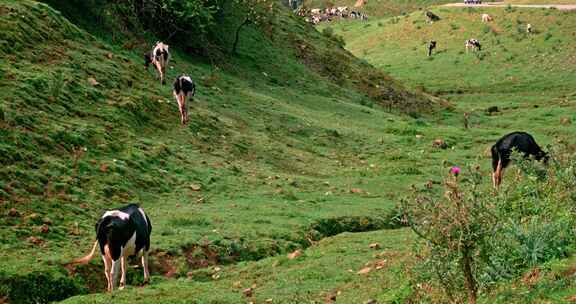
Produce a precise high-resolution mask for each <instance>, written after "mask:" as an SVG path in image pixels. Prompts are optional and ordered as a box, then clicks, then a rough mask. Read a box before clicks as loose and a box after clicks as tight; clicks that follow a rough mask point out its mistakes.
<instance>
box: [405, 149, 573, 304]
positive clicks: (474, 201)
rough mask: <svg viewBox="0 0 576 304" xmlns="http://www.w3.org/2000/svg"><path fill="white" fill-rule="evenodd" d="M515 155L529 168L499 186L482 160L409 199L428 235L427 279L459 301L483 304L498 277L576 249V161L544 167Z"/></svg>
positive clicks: (410, 211) (420, 230)
mask: <svg viewBox="0 0 576 304" xmlns="http://www.w3.org/2000/svg"><path fill="white" fill-rule="evenodd" d="M515 161H516V163H517V164H518V167H519V168H520V171H521V172H522V173H520V175H517V176H515V177H512V176H510V177H509V178H508V180H509V181H510V184H509V185H508V187H505V188H503V189H501V190H500V191H498V192H497V193H494V192H493V190H492V189H491V188H490V187H489V186H488V185H487V183H486V182H485V181H486V180H487V179H486V178H484V175H483V174H482V172H481V171H480V170H478V167H469V168H468V170H466V171H467V172H468V173H467V174H464V175H463V176H451V177H449V178H448V179H447V180H446V181H445V192H444V196H442V197H437V196H434V195H432V194H430V192H428V191H424V190H416V189H415V190H414V193H413V194H412V195H411V196H410V197H409V198H407V199H406V200H404V202H403V207H404V211H405V214H406V218H407V220H408V222H409V224H410V227H411V228H412V230H413V231H414V232H415V233H416V234H417V235H418V236H419V237H420V238H421V239H423V240H425V243H423V244H422V246H423V248H424V249H423V250H422V252H424V256H423V261H422V263H421V265H420V267H419V268H418V269H419V270H420V271H421V273H422V274H421V277H420V279H422V280H424V281H426V280H428V279H430V280H431V281H433V282H434V284H435V286H436V287H437V288H438V289H442V290H444V293H443V296H444V297H446V298H447V299H449V300H450V301H452V302H453V301H456V302H459V301H464V300H467V301H468V303H476V300H477V298H478V294H479V293H480V292H482V291H485V290H488V288H489V287H490V286H492V285H494V284H496V283H497V282H500V281H502V280H507V279H510V278H515V277H518V276H519V275H521V274H522V273H523V272H524V271H526V270H528V269H531V268H533V267H535V266H537V265H539V264H541V263H543V262H546V261H549V260H552V259H556V258H564V257H566V256H567V255H568V254H569V252H570V248H571V244H572V243H573V242H574V240H575V237H574V235H573V231H574V229H575V228H576V222H575V221H574V217H575V215H576V214H575V213H574V211H573V210H574V209H573V207H574V203H573V200H572V197H574V196H575V195H576V191H574V187H573V185H574V184H576V174H575V173H576V172H575V170H574V165H575V162H574V161H573V160H570V159H568V158H562V159H557V160H556V161H554V162H553V163H551V164H550V166H549V167H548V168H544V167H543V166H542V165H541V164H539V163H535V162H531V161H528V160H523V159H521V158H520V157H516V160H515ZM509 175H512V170H510V172H509Z"/></svg>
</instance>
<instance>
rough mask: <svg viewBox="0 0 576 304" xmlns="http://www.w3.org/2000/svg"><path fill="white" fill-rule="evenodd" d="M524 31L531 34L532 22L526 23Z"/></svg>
mask: <svg viewBox="0 0 576 304" xmlns="http://www.w3.org/2000/svg"><path fill="white" fill-rule="evenodd" d="M526 33H528V34H532V24H530V23H528V24H526Z"/></svg>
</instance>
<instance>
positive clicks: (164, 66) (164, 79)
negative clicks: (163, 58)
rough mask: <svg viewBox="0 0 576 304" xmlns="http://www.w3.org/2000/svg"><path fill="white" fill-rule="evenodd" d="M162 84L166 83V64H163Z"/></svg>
mask: <svg viewBox="0 0 576 304" xmlns="http://www.w3.org/2000/svg"><path fill="white" fill-rule="evenodd" d="M162 84H163V85H164V84H166V64H163V65H162Z"/></svg>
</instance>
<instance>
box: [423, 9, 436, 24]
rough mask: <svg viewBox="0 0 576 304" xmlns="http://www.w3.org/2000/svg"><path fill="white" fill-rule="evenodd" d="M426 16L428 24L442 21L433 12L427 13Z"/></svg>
mask: <svg viewBox="0 0 576 304" xmlns="http://www.w3.org/2000/svg"><path fill="white" fill-rule="evenodd" d="M424 15H426V19H428V22H430V23H433V22H434V21H438V20H440V17H438V15H436V14H434V13H433V12H431V11H426V12H425V13H424Z"/></svg>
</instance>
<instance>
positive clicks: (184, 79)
mask: <svg viewBox="0 0 576 304" xmlns="http://www.w3.org/2000/svg"><path fill="white" fill-rule="evenodd" d="M173 93H174V97H175V98H176V102H177V103H178V109H179V110H180V120H181V121H182V124H183V125H184V124H186V123H187V122H188V107H187V105H186V99H187V98H188V97H192V98H194V95H195V94H196V84H195V83H194V81H192V78H190V76H188V75H185V74H182V75H180V76H178V77H176V80H175V81H174V91H173Z"/></svg>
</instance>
